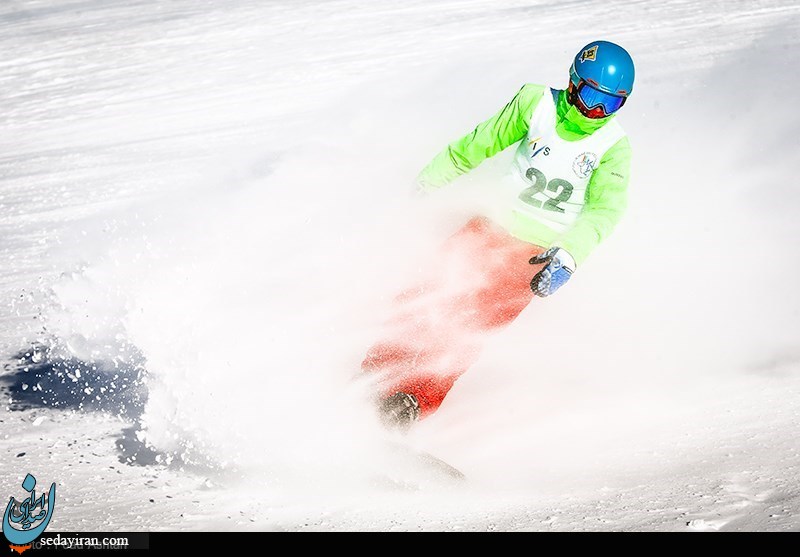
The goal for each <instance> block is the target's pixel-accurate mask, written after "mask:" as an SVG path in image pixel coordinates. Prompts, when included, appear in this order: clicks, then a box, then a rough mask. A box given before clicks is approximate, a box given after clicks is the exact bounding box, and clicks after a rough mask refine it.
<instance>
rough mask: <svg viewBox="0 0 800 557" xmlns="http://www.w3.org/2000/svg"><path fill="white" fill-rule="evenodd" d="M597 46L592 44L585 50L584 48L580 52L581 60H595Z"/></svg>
mask: <svg viewBox="0 0 800 557" xmlns="http://www.w3.org/2000/svg"><path fill="white" fill-rule="evenodd" d="M598 48H599V45H594V46H593V47H591V48H587V49H586V50H584V51H583V52H582V53H581V62H586V61H587V60H591V61H592V62H594V61H595V60H597V49H598Z"/></svg>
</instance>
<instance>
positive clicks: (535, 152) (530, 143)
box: [528, 137, 550, 158]
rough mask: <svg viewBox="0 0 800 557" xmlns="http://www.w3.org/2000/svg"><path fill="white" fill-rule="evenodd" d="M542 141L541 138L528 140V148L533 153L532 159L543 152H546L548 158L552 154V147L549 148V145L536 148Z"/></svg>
mask: <svg viewBox="0 0 800 557" xmlns="http://www.w3.org/2000/svg"><path fill="white" fill-rule="evenodd" d="M541 139H542V138H541V137H537V138H536V139H529V140H528V146H529V147H530V148H531V152H532V153H533V154H532V155H531V158H533V157H535V156H536V155H538V154H539V153H541V152H542V151H544V156H547V155H549V154H550V147H548V146H547V145H542V146H541V147H539V148H538V149H537V148H536V146H537V145H538V144H539V141H541Z"/></svg>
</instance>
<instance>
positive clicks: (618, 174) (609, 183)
mask: <svg viewBox="0 0 800 557" xmlns="http://www.w3.org/2000/svg"><path fill="white" fill-rule="evenodd" d="M630 166H631V146H630V142H629V141H628V138H627V137H624V138H622V139H620V140H619V141H618V142H617V143H615V144H614V145H613V146H612V147H611V149H609V150H608V151H606V154H605V155H604V156H603V158H602V159H601V160H600V164H599V165H598V167H597V169H596V170H595V171H594V172H593V173H592V177H591V179H590V180H589V185H588V187H587V191H586V203H585V205H584V207H583V211H582V212H581V214H580V215H579V216H578V219H577V220H576V221H575V224H574V225H573V226H572V228H570V229H569V230H567V231H566V232H564V233H563V234H562V235H561V237H559V238H558V239H557V240H556V241H554V242H553V245H554V246H559V247H562V248H564V249H565V250H567V251H568V252H569V253H570V255H572V257H573V258H575V262H576V264H577V265H578V266H580V265H581V263H582V262H583V261H584V260H585V259H586V258H587V257H588V256H589V254H590V253H591V252H592V251H593V250H594V249H595V248H596V247H597V246H598V245H599V244H600V243H601V242H602V241H603V240H605V239H606V238H607V237H608V236H609V234H611V232H612V231H613V230H614V228H615V227H616V225H617V223H618V222H619V221H620V219H621V218H622V215H623V214H624V213H625V210H626V209H627V205H628V182H629V175H630Z"/></svg>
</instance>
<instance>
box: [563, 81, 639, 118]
mask: <svg viewBox="0 0 800 557" xmlns="http://www.w3.org/2000/svg"><path fill="white" fill-rule="evenodd" d="M575 77H577V76H573V78H575ZM570 85H571V86H570V95H571V99H570V100H571V101H572V104H574V105H576V106H577V107H578V110H580V111H581V114H583V115H584V116H586V117H587V118H593V119H596V118H605V117H606V116H611V115H612V114H614V113H615V112H616V111H617V110H619V109H620V108H622V105H623V104H625V99H626V98H627V97H620V96H618V95H611V94H609V93H605V92H603V91H601V90H599V89H595V88H594V87H592V86H591V85H590V84H589V83H588V82H586V81H583V80H582V79H580V78H578V79H577V83H576V82H575V79H572V80H570Z"/></svg>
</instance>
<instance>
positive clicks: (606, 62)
mask: <svg viewBox="0 0 800 557" xmlns="http://www.w3.org/2000/svg"><path fill="white" fill-rule="evenodd" d="M633 77H634V71H633V60H632V59H631V55H630V54H628V51H627V50H625V49H624V48H622V47H621V46H619V45H617V44H614V43H610V42H608V41H595V42H592V43H589V44H587V45H586V46H585V47H583V48H582V49H581V51H580V52H578V54H577V55H576V56H575V60H573V62H572V66H571V67H570V68H569V78H570V83H569V90H568V97H567V98H568V100H569V102H570V104H572V105H573V106H576V107H577V108H578V110H580V112H581V114H583V115H584V116H586V117H587V118H605V117H607V116H610V115H611V114H614V113H615V112H616V111H617V110H619V109H620V108H622V105H624V104H625V100H626V99H627V98H628V95H630V94H631V91H632V90H633Z"/></svg>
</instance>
